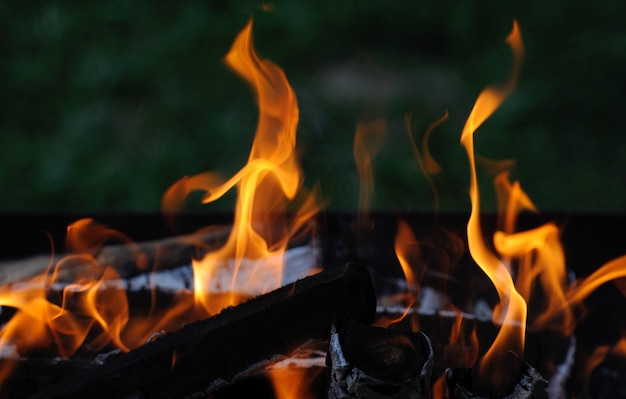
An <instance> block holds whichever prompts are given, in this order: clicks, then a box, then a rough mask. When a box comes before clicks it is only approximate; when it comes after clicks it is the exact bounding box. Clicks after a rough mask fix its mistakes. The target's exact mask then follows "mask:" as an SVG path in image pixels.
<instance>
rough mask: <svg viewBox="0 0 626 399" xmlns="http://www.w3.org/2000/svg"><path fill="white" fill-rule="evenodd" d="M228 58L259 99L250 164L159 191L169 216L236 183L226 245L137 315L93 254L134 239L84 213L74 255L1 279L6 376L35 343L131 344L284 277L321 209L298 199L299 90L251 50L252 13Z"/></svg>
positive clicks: (57, 346)
mask: <svg viewBox="0 0 626 399" xmlns="http://www.w3.org/2000/svg"><path fill="white" fill-rule="evenodd" d="M225 61H226V64H227V65H228V66H230V67H231V68H232V69H233V70H234V71H235V72H237V73H238V74H239V75H240V76H242V77H243V78H244V79H245V80H246V81H247V82H248V83H249V84H250V85H251V86H252V88H253V89H254V92H255V94H256V100H257V102H258V106H259V123H258V127H257V131H256V135H255V139H254V143H253V145H252V149H251V152H250V156H249V158H248V162H247V164H246V165H245V166H244V167H243V168H242V169H241V170H240V171H239V172H238V173H237V174H235V176H233V177H231V178H230V179H228V180H225V181H224V180H222V179H220V178H219V177H218V175H217V174H215V173H212V172H205V173H201V174H199V175H196V176H193V177H190V178H183V179H182V180H180V181H179V182H177V183H176V184H174V185H173V186H172V187H171V188H170V189H168V191H167V192H166V193H165V195H164V197H163V210H164V213H165V216H166V217H168V218H169V221H170V223H171V222H172V221H173V220H172V214H173V213H174V212H175V211H176V210H178V209H179V208H180V207H181V206H182V203H183V201H184V200H185V198H186V196H187V195H188V194H189V193H190V192H192V191H197V190H201V191H204V192H205V195H204V198H203V201H204V202H205V203H207V202H211V201H216V200H217V199H219V198H220V197H221V196H222V195H223V194H224V193H225V192H226V191H228V190H230V189H231V188H234V187H236V188H237V190H238V199H237V204H236V209H235V216H234V222H233V228H232V231H231V234H230V236H229V238H228V240H227V242H226V244H225V245H224V246H223V247H222V248H220V249H219V250H217V251H214V252H209V253H208V254H207V255H206V256H205V257H204V258H202V259H198V260H193V262H192V263H193V264H192V268H193V273H194V293H193V297H192V296H190V295H188V293H186V292H181V293H179V295H177V296H176V298H175V303H174V305H173V306H172V307H171V308H169V309H167V310H165V311H163V310H159V311H157V310H155V309H151V311H150V312H149V313H148V314H146V315H141V316H137V315H135V316H133V317H132V318H131V317H130V316H129V309H128V308H129V307H128V302H127V297H126V293H125V291H124V282H123V281H122V280H121V279H120V277H119V275H118V273H117V272H116V271H115V269H114V268H113V267H111V266H109V265H101V264H99V263H98V262H97V260H96V258H95V255H96V254H97V252H98V251H99V249H100V248H101V247H102V245H104V244H105V243H108V242H110V241H117V242H122V243H125V245H127V246H129V247H130V248H131V249H132V248H134V246H133V245H134V244H133V243H132V241H131V240H130V238H129V237H127V236H126V235H124V234H122V233H120V232H118V231H116V230H113V229H110V228H108V227H105V226H102V225H99V224H97V223H95V222H94V221H93V220H91V219H81V220H79V221H77V222H75V223H73V224H72V225H70V226H69V227H68V230H67V239H66V247H67V250H68V251H71V252H73V254H72V255H70V256H68V257H65V258H63V259H62V260H60V261H59V262H57V263H56V264H51V266H50V267H49V268H48V270H46V271H45V272H43V273H42V274H41V275H39V276H36V277H34V278H32V279H31V280H30V281H25V282H21V283H15V284H11V285H5V286H1V287H0V306H3V307H5V306H6V307H10V308H15V309H17V313H16V314H15V315H14V316H13V317H12V318H11V319H10V320H9V321H8V322H7V323H6V324H5V325H4V326H3V327H2V330H0V351H1V352H2V354H3V355H4V356H3V357H4V358H5V361H4V362H3V367H2V369H1V370H0V382H2V381H3V380H4V379H5V378H6V377H7V376H8V375H9V374H10V372H11V369H12V366H13V364H14V362H13V361H11V359H16V358H18V357H20V356H23V355H25V354H28V353H32V351H34V350H43V351H47V352H50V351H52V352H55V353H57V354H59V355H60V356H62V357H69V356H72V355H73V354H74V353H76V352H77V351H78V350H79V348H86V349H87V350H92V351H97V350H99V349H101V348H103V347H104V346H107V345H112V346H114V347H117V348H120V349H122V350H124V351H128V350H130V349H132V348H134V347H137V346H139V345H142V344H143V343H144V342H146V340H147V339H149V337H150V336H152V335H153V334H154V332H155V331H161V330H171V329H176V328H178V327H180V326H181V325H182V323H185V322H189V321H193V320H196V319H197V318H202V317H206V316H207V315H212V314H216V313H218V312H219V311H220V310H221V309H223V308H224V307H226V306H228V305H234V304H237V303H239V302H241V301H242V300H244V299H246V298H248V297H249V296H250V295H258V294H262V293H265V292H268V291H270V290H273V289H276V288H279V287H280V286H282V285H283V281H282V279H283V263H284V259H283V255H284V253H285V251H286V249H287V245H288V243H289V241H290V240H291V239H292V238H293V237H294V236H295V235H296V234H298V233H301V232H302V231H303V230H304V228H305V227H306V224H307V222H308V221H309V220H310V219H311V218H312V217H313V216H314V215H315V214H316V212H317V211H318V208H319V206H318V205H317V202H316V196H315V195H313V194H311V195H302V196H301V197H298V195H299V194H301V193H302V192H303V190H302V188H301V186H302V173H301V171H300V167H299V165H298V160H297V157H296V152H295V149H296V127H297V124H298V106H297V101H296V97H295V94H294V92H293V90H292V88H291V87H290V85H289V83H288V82H287V79H286V78H285V75H284V73H283V71H282V70H281V69H280V68H279V67H278V66H276V65H274V64H273V63H272V62H270V61H267V60H262V59H260V58H259V57H258V56H257V55H256V53H255V52H254V49H253V47H252V21H250V22H249V23H248V24H247V25H246V27H245V28H244V29H243V30H242V31H241V33H240V34H239V35H238V36H237V38H236V40H235V42H234V44H233V46H232V48H231V50H230V52H229V53H228V55H227V56H226V58H225ZM297 205H299V207H297V208H296V209H295V211H291V212H290V214H293V216H288V214H287V210H288V207H290V206H297ZM136 255H137V256H136V264H137V266H138V267H139V268H143V269H145V268H147V267H148V266H149V265H147V264H146V258H145V257H144V256H143V255H142V254H141V253H139V251H136ZM147 271H149V270H147ZM308 272H310V271H308ZM244 290H245V294H244V293H243V292H242V291H244ZM55 292H59V295H58V297H55V296H54V293H55ZM194 297H195V305H194V300H193V298H194ZM190 299H191V300H190ZM175 360H176V359H175V358H173V359H172V362H173V363H174V362H175Z"/></svg>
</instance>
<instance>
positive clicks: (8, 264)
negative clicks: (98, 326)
mask: <svg viewBox="0 0 626 399" xmlns="http://www.w3.org/2000/svg"><path fill="white" fill-rule="evenodd" d="M229 233H230V226H223V227H222V226H219V227H215V228H212V229H209V230H206V231H203V232H198V233H195V234H189V235H185V236H178V237H169V238H164V239H160V240H154V241H144V242H138V243H132V244H115V245H107V246H104V247H102V248H101V249H100V250H99V251H98V252H96V253H95V254H94V258H95V260H96V261H97V262H98V263H99V264H101V265H105V266H113V267H115V269H116V270H117V271H118V273H119V274H120V277H121V278H130V277H133V276H136V275H139V274H142V273H146V272H149V271H153V270H164V269H170V268H174V267H178V266H182V265H185V264H189V263H190V261H191V259H192V258H200V257H202V255H204V254H205V253H206V252H207V251H209V250H212V249H213V250H214V249H217V248H219V247H220V246H221V245H223V243H224V242H225V241H226V239H227V238H228V234H229ZM67 255H68V254H56V255H54V256H52V257H51V256H48V255H39V256H34V257H30V258H24V259H16V260H5V261H2V262H0V284H8V283H12V282H16V281H20V280H24V279H27V278H29V277H33V276H35V275H38V274H41V273H42V272H43V271H44V270H46V268H47V267H48V265H50V263H51V261H52V262H53V264H54V263H55V262H57V261H58V260H60V259H62V258H64V257H65V256H67ZM76 267H80V264H78V263H77V264H76ZM64 273H65V274H71V273H72V270H66V271H64ZM65 279H71V276H67V277H66V278H65Z"/></svg>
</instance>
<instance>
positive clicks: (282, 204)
mask: <svg viewBox="0 0 626 399" xmlns="http://www.w3.org/2000/svg"><path fill="white" fill-rule="evenodd" d="M225 61H226V63H227V64H228V65H229V66H230V67H231V68H232V69H233V70H234V71H235V72H237V73H238V74H239V75H240V76H241V77H243V78H244V79H245V80H246V81H247V82H248V83H249V84H250V85H251V86H252V88H253V89H254V91H255V94H256V99H257V102H258V105H259V122H258V126H257V131H256V135H255V139H254V143H253V145H252V150H251V152H250V156H249V158H248V163H247V164H246V165H245V166H244V167H243V168H242V169H241V170H240V171H239V172H238V173H236V174H235V175H234V176H233V177H231V178H230V179H228V180H227V181H225V182H223V183H221V182H219V179H217V178H216V177H215V175H214V174H212V173H203V174H200V175H197V176H194V177H192V178H185V179H183V180H181V181H179V182H178V183H176V184H174V185H173V186H172V187H171V188H170V189H169V190H168V191H167V192H166V194H165V195H164V197H163V207H164V209H166V210H168V211H172V210H175V209H178V208H179V207H180V205H181V202H182V200H183V199H184V198H185V197H186V196H187V194H189V193H190V192H191V191H195V190H202V191H205V193H206V194H205V196H204V198H203V202H204V203H208V202H212V201H215V200H217V199H219V198H220V197H221V196H222V195H224V193H226V192H227V191H228V190H230V189H231V188H233V187H235V186H236V187H237V189H238V192H239V196H238V199H237V204H236V209H235V219H234V222H233V229H232V232H231V234H230V236H229V239H228V241H227V242H226V244H225V245H224V247H222V248H221V249H220V250H218V251H215V252H212V253H209V254H207V255H206V256H205V257H204V258H203V259H201V260H194V261H193V270H194V280H195V283H194V288H195V296H196V302H197V303H198V304H200V305H201V306H202V307H203V308H204V309H206V310H207V311H208V313H209V314H215V313H217V312H219V311H220V310H221V309H223V308H224V307H225V306H228V305H234V304H236V303H239V302H240V301H241V300H243V299H244V297H243V296H242V295H241V294H239V293H238V291H241V290H242V289H241V288H242V287H244V286H245V287H256V290H255V291H256V293H257V294H262V293H265V292H268V291H270V290H272V289H275V288H278V287H280V286H281V285H282V274H283V273H282V272H283V253H284V251H285V250H286V248H287V243H288V241H289V239H290V238H291V237H293V235H294V234H296V233H297V232H298V231H299V230H300V229H301V228H302V227H303V226H304V224H305V223H306V222H307V221H308V220H310V219H311V217H312V216H313V215H314V214H315V213H316V212H317V210H318V206H317V205H316V203H315V201H314V196H309V197H308V198H307V199H306V200H305V201H304V202H303V204H302V206H301V207H300V209H298V211H297V212H296V215H295V217H294V218H293V219H292V220H288V219H287V217H286V215H285V210H286V208H287V205H288V203H289V202H290V201H291V200H293V199H294V198H295V197H296V194H297V193H298V190H299V189H300V186H301V184H302V174H301V171H300V167H299V165H298V162H297V158H296V153H295V146H296V127H297V124H298V105H297V101H296V97H295V94H294V92H293V90H292V88H291V86H290V85H289V83H288V82H287V79H286V77H285V74H284V73H283V71H282V69H280V68H279V67H278V66H276V65H275V64H273V63H272V62H270V61H267V60H261V59H259V57H258V56H257V55H256V53H255V52H254V48H253V47H252V20H250V22H249V23H248V24H247V25H246V27H245V28H244V29H243V30H242V31H241V32H240V33H239V35H238V36H237V38H236V39H235V42H234V44H233V46H232V48H231V50H230V52H229V53H228V54H227V56H226V58H225ZM224 276H227V277H226V278H227V280H229V281H228V282H227V283H226V286H221V285H222V284H224V283H223V280H224ZM216 281H217V282H218V283H214V282H216ZM220 281H222V283H219V282H220ZM209 282H212V283H209ZM216 293H218V295H215V294H216ZM220 293H221V295H220ZM224 293H226V294H224Z"/></svg>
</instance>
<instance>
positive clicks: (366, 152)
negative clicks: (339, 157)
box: [353, 119, 387, 212]
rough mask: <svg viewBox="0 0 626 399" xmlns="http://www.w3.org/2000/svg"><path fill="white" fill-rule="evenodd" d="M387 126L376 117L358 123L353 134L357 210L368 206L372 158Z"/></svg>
mask: <svg viewBox="0 0 626 399" xmlns="http://www.w3.org/2000/svg"><path fill="white" fill-rule="evenodd" d="M386 130H387V126H386V123H385V121H384V120H382V119H376V120H374V121H371V122H368V123H359V124H357V127H356V134H355V135H354V146H353V153H354V160H355V163H356V168H357V171H358V173H359V182H360V189H359V211H360V212H364V211H366V210H368V209H369V207H370V197H371V195H372V191H373V188H374V171H373V167H372V160H373V158H374V157H375V156H376V154H378V152H379V151H380V149H381V148H382V145H383V142H384V139H385V133H386Z"/></svg>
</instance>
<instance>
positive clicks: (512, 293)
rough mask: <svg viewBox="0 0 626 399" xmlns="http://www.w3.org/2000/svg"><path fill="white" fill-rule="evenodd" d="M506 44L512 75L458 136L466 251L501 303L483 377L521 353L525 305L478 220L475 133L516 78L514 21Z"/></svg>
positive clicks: (480, 103)
mask: <svg viewBox="0 0 626 399" xmlns="http://www.w3.org/2000/svg"><path fill="white" fill-rule="evenodd" d="M506 42H507V43H508V44H509V46H510V47H511V48H512V49H513V52H514V55H515V61H516V62H515V66H514V68H513V72H512V75H511V77H510V79H509V81H508V83H507V84H506V85H505V86H504V87H503V88H497V87H493V86H492V87H488V88H486V89H485V90H483V91H482V92H481V93H480V95H479V96H478V98H477V99H476V103H475V104H474V108H473V109H472V111H471V112H470V115H469V117H468V119H467V122H466V124H465V126H464V127H463V132H462V134H461V143H462V144H463V146H464V147H465V149H466V151H467V155H468V158H469V162H470V170H471V175H470V200H471V204H472V210H471V214H470V218H469V221H468V223H467V236H468V245H469V251H470V254H471V256H472V258H473V259H474V260H475V261H476V263H477V264H478V265H479V266H480V268H481V269H482V270H483V271H484V272H485V273H486V274H487V276H489V278H490V279H491V281H492V282H493V284H494V286H495V288H496V290H497V292H498V296H499V298H500V304H499V306H498V308H497V309H496V311H495V312H494V319H495V320H496V321H497V322H499V323H502V328H501V330H500V332H499V333H498V335H497V337H496V339H495V340H494V342H493V344H492V345H491V347H490V348H489V350H488V351H487V353H486V354H485V356H484V357H483V359H481V361H480V374H481V376H482V377H486V376H487V374H488V373H489V370H493V369H495V368H497V367H498V364H497V362H498V358H499V357H501V356H504V354H505V353H506V352H507V351H509V350H512V351H514V352H515V353H516V354H518V355H519V356H521V355H522V354H523V352H524V335H525V324H526V303H525V302H524V299H523V298H522V297H521V295H520V294H519V292H517V290H516V289H515V286H514V284H513V279H512V277H511V274H510V273H509V270H508V268H507V267H506V266H505V265H504V264H503V263H502V262H501V261H500V259H499V258H498V257H497V256H496V255H495V254H494V253H493V252H492V251H491V250H490V249H489V248H488V247H487V245H486V243H485V242H484V239H483V233H482V228H481V225H480V219H479V217H480V198H479V189H478V178H477V174H476V161H475V156H474V132H475V131H476V129H478V127H480V125H481V124H482V123H483V122H484V121H485V120H486V119H487V118H489V116H490V115H491V114H492V113H493V112H494V111H495V110H496V109H497V108H498V107H499V106H500V104H501V103H502V102H503V101H504V99H505V98H506V97H507V96H508V95H509V94H510V93H511V91H512V90H513V88H514V87H515V83H516V81H517V77H518V75H519V68H520V63H521V60H522V57H523V47H522V40H521V35H520V32H519V28H518V25H517V22H516V21H514V23H513V30H512V31H511V33H510V34H509V36H508V37H507V39H506Z"/></svg>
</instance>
